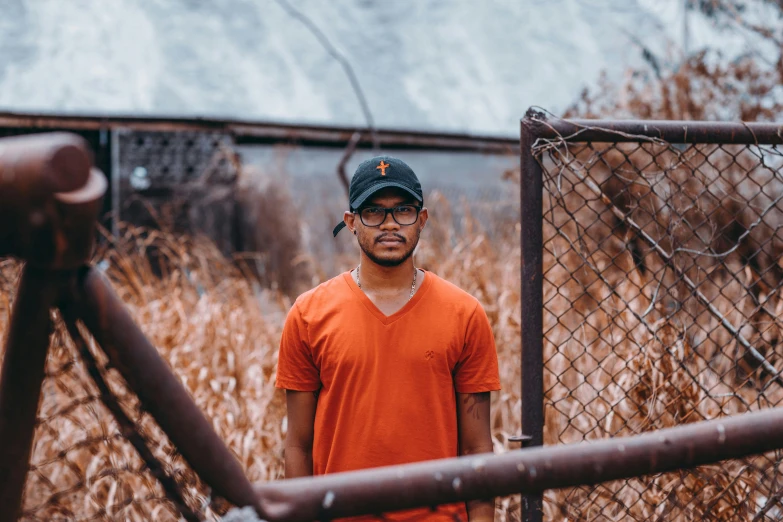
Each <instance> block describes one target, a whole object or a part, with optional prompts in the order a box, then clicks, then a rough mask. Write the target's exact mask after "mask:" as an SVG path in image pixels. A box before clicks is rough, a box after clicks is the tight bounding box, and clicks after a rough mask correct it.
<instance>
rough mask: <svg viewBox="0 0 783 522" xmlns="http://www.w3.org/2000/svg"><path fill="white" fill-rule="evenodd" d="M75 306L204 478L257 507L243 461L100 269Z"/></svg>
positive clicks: (81, 288) (83, 281) (86, 281)
mask: <svg viewBox="0 0 783 522" xmlns="http://www.w3.org/2000/svg"><path fill="white" fill-rule="evenodd" d="M74 304H75V306H76V311H77V313H78V315H79V318H80V319H81V320H82V321H83V322H84V324H85V325H86V326H87V328H88V329H89V330H90V332H91V333H92V335H93V336H94V337H95V339H96V340H97V341H98V344H99V345H100V346H101V348H103V350H104V351H105V352H106V354H107V355H108V357H109V360H110V361H111V364H112V366H114V367H115V368H117V369H118V370H119V372H120V373H121V374H122V376H123V378H124V379H125V380H126V381H127V383H128V385H129V386H130V388H131V390H133V391H134V392H135V393H136V394H137V395H138V397H139V400H140V401H141V404H142V407H143V408H144V409H145V410H146V411H148V412H149V413H150V414H151V415H152V416H153V418H154V419H155V421H156V422H157V423H158V424H159V425H160V427H161V428H163V431H165V432H166V435H168V437H169V439H170V440H171V442H172V444H174V446H175V447H176V448H177V451H179V453H180V454H181V455H182V456H183V457H184V458H185V460H186V461H187V462H188V464H190V466H191V467H192V468H193V470H194V471H195V472H196V473H197V474H198V475H199V477H201V479H202V480H204V482H205V483H206V484H208V485H209V486H210V487H211V488H212V490H213V492H214V493H215V494H217V495H219V496H221V497H223V498H225V499H226V500H228V501H229V502H231V503H233V504H235V505H237V506H253V507H256V501H257V498H256V496H255V494H254V492H253V487H252V485H251V484H250V481H248V479H247V477H246V476H245V474H244V472H243V471H242V467H241V466H240V465H239V461H238V460H237V459H236V457H234V455H233V454H232V453H231V452H230V451H229V449H228V448H226V446H225V445H224V444H223V441H222V440H221V439H220V437H218V435H217V433H215V430H214V429H213V428H212V425H211V424H210V422H209V421H208V420H207V419H206V417H204V415H203V414H202V413H201V410H199V409H198V407H197V406H196V404H195V403H194V402H193V400H192V399H191V397H190V395H189V394H188V392H187V390H185V388H184V387H183V386H182V384H181V383H180V382H179V380H178V379H177V377H176V376H175V375H174V374H173V373H172V371H171V370H170V369H169V367H168V365H167V364H166V362H165V361H164V360H163V359H162V358H161V357H160V355H159V354H158V351H157V350H156V349H155V347H154V346H152V344H151V343H150V342H149V340H147V338H146V337H145V336H144V333H143V332H142V331H141V329H139V327H138V326H137V325H136V324H135V323H134V321H133V318H132V317H131V316H130V314H129V313H128V311H127V310H126V309H125V306H124V304H123V303H122V301H121V300H120V299H119V298H118V297H117V295H116V294H115V293H114V291H113V290H112V288H111V286H110V285H109V282H108V281H107V280H106V279H105V278H104V277H103V276H102V275H101V274H100V273H99V272H98V271H96V270H95V269H92V268H89V269H85V270H84V271H83V272H82V273H81V274H80V278H79V282H78V283H77V287H76V292H75V296H74Z"/></svg>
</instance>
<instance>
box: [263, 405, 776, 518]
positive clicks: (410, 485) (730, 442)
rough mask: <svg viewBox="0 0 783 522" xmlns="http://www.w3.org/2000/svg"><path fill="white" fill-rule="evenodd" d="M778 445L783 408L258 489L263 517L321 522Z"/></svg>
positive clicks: (632, 473) (685, 464)
mask: <svg viewBox="0 0 783 522" xmlns="http://www.w3.org/2000/svg"><path fill="white" fill-rule="evenodd" d="M781 448H783V408H773V409H767V410H763V411H759V412H754V413H747V414H744V415H737V416H733V417H726V418H723V419H718V420H711V421H705V422H698V423H694V424H689V425H685V426H679V427H676V428H668V429H663V430H657V431H654V432H651V433H645V434H643V435H636V436H632V437H618V438H612V439H602V440H600V441H595V442H580V443H577V444H567V445H560V446H546V447H539V448H530V449H523V450H516V451H512V452H509V453H505V454H503V455H496V456H495V455H487V456H481V455H477V456H471V457H461V458H452V459H443V460H437V461H430V462H421V463H416V464H406V465H402V466H390V467H385V468H376V469H369V470H363V471H354V472H348V473H335V474H333V475H325V476H322V477H309V478H300V479H291V480H283V481H278V482H271V483H267V484H263V485H259V486H258V487H257V489H256V491H257V493H258V495H259V498H260V499H261V504H262V506H261V509H262V511H263V516H264V517H265V519H266V520H269V521H271V522H284V521H285V522H288V521H294V520H326V519H332V518H335V517H348V516H355V515H364V514H379V513H383V512H388V511H393V510H399V509H409V508H414V507H425V506H436V505H439V504H447V503H452V502H459V501H467V500H475V499H486V498H492V497H496V496H501V495H509V494H513V493H520V492H521V493H523V494H529V493H540V492H543V491H545V490H547V489H557V488H565V487H572V486H579V485H592V484H598V483H601V482H607V481H610V480H617V479H624V478H630V477H636V476H640V475H647V474H651V473H660V472H665V471H672V470H677V469H684V468H692V467H694V466H699V465H703V464H712V463H715V462H719V461H721V460H726V459H735V458H740V457H746V456H749V455H756V454H760V453H764V452H766V451H770V450H775V449H781Z"/></svg>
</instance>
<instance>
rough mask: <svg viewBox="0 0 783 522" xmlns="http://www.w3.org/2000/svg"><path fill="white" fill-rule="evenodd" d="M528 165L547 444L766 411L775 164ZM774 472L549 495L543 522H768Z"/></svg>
mask: <svg viewBox="0 0 783 522" xmlns="http://www.w3.org/2000/svg"><path fill="white" fill-rule="evenodd" d="M534 154H536V157H537V159H538V160H539V162H540V164H541V166H542V170H543V175H544V202H543V209H544V260H543V264H544V268H543V279H544V289H543V290H544V296H543V301H544V359H545V360H544V365H545V368H544V389H545V396H546V399H545V405H546V426H545V432H544V434H545V443H547V444H557V443H570V442H577V441H581V440H587V439H597V438H603V437H613V436H619V435H630V434H636V433H641V432H645V431H652V430H655V429H659V428H663V427H669V426H675V425H679V424H683V423H689V422H696V421H701V420H706V419H714V418H718V417H722V416H726V415H733V414H738V413H743V412H747V411H751V410H758V409H761V408H766V407H770V406H775V405H779V404H780V403H781V401H782V400H783V380H781V378H780V376H779V375H778V372H779V370H778V368H780V367H781V366H782V365H783V361H781V355H780V354H781V347H780V342H781V341H783V337H781V334H782V333H783V330H781V326H782V325H783V324H782V323H781V322H780V319H779V316H780V314H781V311H783V299H781V286H782V285H783V269H782V268H781V264H780V263H779V260H780V258H781V253H783V234H782V233H781V230H780V229H781V226H783V206H781V199H783V179H781V176H780V168H781V166H783V158H781V154H780V150H779V148H778V147H776V146H764V145H761V146H755V145H754V146H747V147H745V146H729V145H704V144H695V145H687V146H674V145H670V144H668V143H664V142H661V141H660V140H650V139H645V138H640V142H639V143H614V144H598V143H589V142H588V143H566V142H565V141H563V140H551V141H548V140H539V142H537V144H536V146H535V147H534ZM781 458H783V455H781V454H780V452H775V453H772V454H767V455H764V456H761V457H758V458H753V459H745V460H742V461H729V462H726V463H723V464H721V465H715V466H707V467H702V468H697V469H695V470H691V471H682V472H677V473H668V474H663V475H655V476H650V477H643V478H635V479H631V480H627V481H618V482H613V483H608V484H605V485H601V486H596V487H580V488H574V489H570V490H563V491H556V492H549V493H548V494H547V495H546V496H545V499H544V511H545V518H550V517H551V518H552V519H559V518H562V517H567V518H568V519H569V520H697V519H698V520H702V519H706V520H737V519H741V520H749V519H754V520H780V519H781V517H783V511H781V510H780V508H779V507H778V505H779V497H780V495H781V493H783V488H781V477H780V471H781ZM607 465H610V463H607Z"/></svg>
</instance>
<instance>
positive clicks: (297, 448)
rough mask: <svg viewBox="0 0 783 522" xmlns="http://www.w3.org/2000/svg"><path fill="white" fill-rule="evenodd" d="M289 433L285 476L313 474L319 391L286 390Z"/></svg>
mask: <svg viewBox="0 0 783 522" xmlns="http://www.w3.org/2000/svg"><path fill="white" fill-rule="evenodd" d="M285 399H286V409H287V410H288V433H286V437H285V478H287V479H288V478H295V477H306V476H310V475H312V474H313V434H314V432H315V408H316V404H317V403H318V392H302V391H293V390H286V392H285Z"/></svg>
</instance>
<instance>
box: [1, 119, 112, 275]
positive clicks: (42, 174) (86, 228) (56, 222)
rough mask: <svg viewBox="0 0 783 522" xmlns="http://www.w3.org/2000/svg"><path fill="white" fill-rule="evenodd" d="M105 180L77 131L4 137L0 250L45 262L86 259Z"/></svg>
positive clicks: (71, 263) (74, 263) (64, 264)
mask: <svg viewBox="0 0 783 522" xmlns="http://www.w3.org/2000/svg"><path fill="white" fill-rule="evenodd" d="M106 186H107V183H106V178H105V177H104V176H103V174H102V173H100V172H99V171H97V170H95V169H92V159H91V154H90V151H89V149H88V148H87V143H86V142H85V141H84V140H83V139H82V138H81V137H79V136H76V135H74V134H68V133H50V134H38V135H32V136H20V137H13V138H4V139H0V255H12V256H16V257H18V258H20V259H24V260H26V261H29V262H31V263H34V264H36V265H39V266H42V267H47V268H57V269H65V268H76V267H78V266H80V265H82V264H84V263H85V261H86V260H87V259H88V258H89V255H90V253H91V249H92V245H93V240H94V233H95V230H94V224H95V220H96V218H97V215H98V212H99V211H100V208H101V203H102V198H103V193H104V192H105V190H106Z"/></svg>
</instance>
